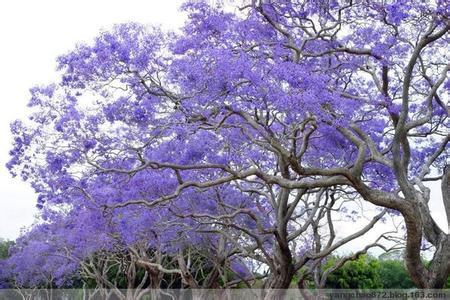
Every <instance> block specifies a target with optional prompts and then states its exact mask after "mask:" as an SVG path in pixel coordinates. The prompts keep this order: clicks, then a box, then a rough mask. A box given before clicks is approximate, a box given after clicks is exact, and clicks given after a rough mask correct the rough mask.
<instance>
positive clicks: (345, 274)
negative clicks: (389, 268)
mask: <svg viewBox="0 0 450 300" xmlns="http://www.w3.org/2000/svg"><path fill="white" fill-rule="evenodd" d="M337 259H338V258H337V257H333V258H331V259H330V260H329V261H328V265H330V266H331V265H333V263H334V261H335V260H337ZM380 268H381V264H380V261H378V260H377V259H376V258H373V257H371V256H368V255H362V256H361V257H359V258H358V259H357V260H353V261H348V262H346V263H345V264H344V265H343V266H342V267H341V268H339V269H337V270H335V271H334V272H332V273H331V274H330V275H329V276H328V279H327V283H326V285H325V287H326V288H339V289H377V288H383V281H382V278H381V276H380V275H381V274H380Z"/></svg>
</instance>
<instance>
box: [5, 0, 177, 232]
mask: <svg viewBox="0 0 450 300" xmlns="http://www.w3.org/2000/svg"><path fill="white" fill-rule="evenodd" d="M181 3H182V1H178V0H168V1H157V0H127V1H118V0H94V1H93V0H77V1H65V0H54V1H52V0H39V1H32V0H28V1H25V0H14V1H0V40H1V44H0V101H1V103H2V106H1V108H0V238H6V239H15V238H16V237H17V236H18V235H19V233H20V229H21V228H22V227H24V226H29V225H31V224H32V223H33V216H34V215H35V214H36V213H37V209H36V208H35V204H36V195H35V194H34V193H33V190H32V189H31V188H30V187H29V185H28V184H27V183H24V182H22V181H21V180H20V179H19V178H12V177H11V175H10V174H9V172H8V170H7V169H6V168H5V167H4V166H5V164H6V162H7V161H8V152H9V150H10V149H11V144H12V138H11V135H10V133H9V124H10V122H11V121H13V120H15V119H19V118H24V117H26V115H27V107H26V104H27V103H28V100H29V98H30V94H29V89H30V88H31V87H33V86H35V85H45V84H49V83H51V82H53V81H55V80H57V78H58V73H57V72H56V58H57V57H58V56H59V55H61V54H64V53H66V52H68V51H70V50H71V49H73V48H74V46H75V45H76V44H77V43H83V42H89V41H92V40H93V38H94V37H95V36H96V35H97V34H98V33H99V32H101V31H102V30H107V29H109V28H111V27H112V26H113V25H114V24H117V23H124V22H129V21H133V22H140V23H145V24H159V25H161V26H162V27H163V28H166V29H172V28H174V29H175V28H178V27H180V26H182V25H183V22H184V15H183V14H181V13H180V12H179V11H178V7H179V5H180V4H181Z"/></svg>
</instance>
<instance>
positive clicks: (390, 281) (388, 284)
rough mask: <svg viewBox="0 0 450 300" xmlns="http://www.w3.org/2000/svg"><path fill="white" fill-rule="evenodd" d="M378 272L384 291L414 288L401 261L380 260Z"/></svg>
mask: <svg viewBox="0 0 450 300" xmlns="http://www.w3.org/2000/svg"><path fill="white" fill-rule="evenodd" d="M379 272H380V279H381V282H382V285H383V286H382V287H383V288H385V289H409V288H415V287H416V285H415V284H414V282H413V281H412V280H411V277H410V276H409V275H408V272H407V271H406V268H405V264H404V262H403V261H401V260H394V259H388V260H380V261H379Z"/></svg>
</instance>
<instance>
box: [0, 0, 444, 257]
mask: <svg viewBox="0 0 450 300" xmlns="http://www.w3.org/2000/svg"><path fill="white" fill-rule="evenodd" d="M181 3H182V1H181V0H167V1H157V0H142V1H141V0H128V1H118V0H107V1H106V0H95V1H92V0H90V1H88V0H78V1H63V0H58V1H51V0H39V1H31V0H29V1H24V0H15V1H0V38H1V41H2V43H1V45H0V66H1V69H0V99H1V103H2V107H1V109H0V238H6V239H15V238H16V237H17V236H18V235H19V233H20V230H21V228H22V227H25V226H30V225H31V224H32V223H33V220H34V215H35V214H36V213H37V209H36V208H35V204H36V195H35V194H34V193H33V191H32V189H31V188H30V187H29V185H28V184H27V183H24V182H22V181H21V180H20V179H19V178H12V177H11V175H10V174H9V173H8V170H7V169H6V168H5V167H4V165H5V163H6V162H7V161H8V151H9V150H10V148H11V144H12V139H11V135H10V133H9V123H10V122H11V121H13V120H14V119H18V118H24V117H26V115H27V107H26V104H27V102H28V100H29V98H30V95H29V88H31V87H32V86H34V85H43V84H48V83H51V82H53V81H57V78H58V73H57V72H56V69H55V67H56V62H55V61H56V57H57V56H59V55H61V54H64V53H66V52H68V51H70V50H71V49H73V48H74V46H75V45H76V44H77V43H83V42H89V41H92V40H93V38H94V37H95V36H96V35H97V34H98V33H99V32H100V31H102V30H107V29H109V28H111V27H112V25H114V24H117V23H123V22H128V21H133V22H141V23H145V24H159V25H161V26H162V27H163V28H166V29H176V28H178V27H180V26H181V25H182V24H183V22H184V18H185V16H184V15H183V14H181V13H180V12H179V11H178V7H179V5H180V4H181ZM430 187H431V189H432V200H431V203H430V207H431V211H432V213H433V215H434V217H435V219H436V221H437V223H438V224H439V225H440V226H441V227H442V228H443V229H444V230H446V229H447V223H446V218H445V215H444V209H443V204H442V201H441V198H440V192H439V185H438V184H433V185H431V186H430ZM366 222H367V220H366V221H365V222H363V221H361V222H357V223H356V225H355V224H352V223H347V224H345V223H344V224H341V226H340V227H339V228H338V234H340V235H345V234H348V233H351V232H353V231H354V230H357V229H358V227H359V228H361V227H362V226H364V225H363V224H365V223H366ZM375 229H376V230H374V232H373V233H370V234H369V235H367V236H365V237H364V238H362V239H359V240H358V241H356V242H354V243H352V244H350V245H349V246H348V247H346V249H347V250H348V251H350V250H354V249H355V247H359V246H363V245H365V244H367V243H368V242H370V241H373V240H374V239H375V238H376V236H377V234H379V233H380V232H382V229H383V226H377V227H376V228H375Z"/></svg>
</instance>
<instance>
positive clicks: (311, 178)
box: [8, 0, 450, 288]
mask: <svg viewBox="0 0 450 300" xmlns="http://www.w3.org/2000/svg"><path fill="white" fill-rule="evenodd" d="M183 9H184V10H185V11H186V12H187V15H188V21H187V22H186V23H185V25H184V27H183V28H182V30H181V31H180V32H178V33H171V32H162V31H161V30H159V29H158V28H154V27H145V26H143V25H139V24H133V23H130V24H123V25H118V26H116V27H115V28H114V29H113V30H112V31H110V32H104V33H102V34H101V35H100V36H99V37H98V38H97V39H96V40H95V42H94V43H93V44H83V45H79V46H77V48H76V49H74V50H73V51H72V52H70V53H68V54H66V55H63V56H61V57H60V58H59V59H58V69H59V71H60V72H61V81H60V82H57V83H54V84H51V85H48V86H39V87H35V88H33V89H32V90H31V93H32V98H31V100H30V103H29V106H30V107H31V109H32V110H33V112H32V113H31V114H30V117H29V119H27V120H25V119H24V120H21V121H16V122H14V123H12V125H11V130H12V132H13V134H14V136H15V140H14V148H13V150H12V151H11V161H10V162H9V163H8V167H9V168H10V170H11V172H12V173H13V174H18V175H20V176H21V177H22V178H23V179H25V180H27V181H29V182H30V183H31V185H32V186H33V187H34V188H35V190H36V192H37V193H38V194H39V198H38V206H39V207H41V208H43V211H44V212H46V211H48V207H53V208H55V209H59V210H63V209H67V210H82V209H83V207H84V206H85V205H87V204H83V203H91V204H92V205H94V206H95V207H97V209H98V211H99V212H103V213H105V214H113V215H114V214H115V215H116V216H120V217H121V218H122V219H123V220H126V219H128V220H135V221H136V222H137V223H135V224H141V221H140V220H139V218H137V219H133V216H135V213H133V211H135V209H136V207H138V208H140V209H141V210H146V211H149V212H150V211H151V212H152V213H151V214H155V216H158V218H160V217H161V216H162V218H163V219H164V218H165V217H164V215H167V218H168V220H170V222H172V224H173V226H174V227H170V226H168V227H167V230H165V233H164V235H163V236H161V237H164V238H168V239H171V242H170V243H168V244H167V245H166V246H167V249H164V251H169V252H170V251H173V249H172V248H173V247H175V248H177V249H176V250H177V251H179V250H180V246H179V245H178V244H177V242H176V241H177V240H179V239H177V238H180V237H182V236H180V235H179V234H177V233H176V232H177V231H176V230H175V229H173V228H179V229H178V230H181V228H182V227H183V228H184V229H183V230H186V231H184V232H186V233H187V234H186V236H185V239H189V238H190V237H191V236H192V237H196V238H205V239H206V238H207V239H208V241H210V242H211V245H216V246H214V247H215V248H216V249H217V251H218V252H217V257H221V258H220V259H216V260H215V266H216V267H217V268H216V270H217V272H216V273H214V271H212V274H213V275H214V276H216V277H215V278H216V279H215V280H216V281H217V280H218V278H219V277H218V276H219V275H220V274H221V271H220V270H222V269H223V267H224V266H226V265H227V264H229V262H227V261H231V262H233V261H235V260H234V259H233V256H235V255H236V256H237V257H239V258H244V259H250V260H252V261H253V263H248V262H247V265H249V266H252V265H253V266H254V265H255V264H256V265H257V264H258V263H259V264H262V265H264V267H263V269H265V270H267V276H266V278H265V281H264V286H265V287H267V288H287V287H289V285H290V284H291V282H292V279H293V277H294V275H295V274H296V273H297V272H298V271H299V270H300V269H301V268H302V267H304V266H307V264H308V263H310V264H315V263H317V262H318V261H320V260H321V259H323V258H324V257H325V256H327V255H329V254H330V253H331V252H332V251H334V250H336V249H337V248H338V247H340V246H341V245H343V244H345V243H346V242H348V241H350V240H352V239H354V238H356V237H359V236H361V235H363V234H365V233H366V232H367V231H368V230H369V229H370V228H371V227H372V226H373V225H374V224H375V223H376V222H377V221H378V220H379V219H380V218H382V216H383V215H384V214H385V213H386V211H388V213H390V214H398V215H399V216H401V217H402V218H403V220H404V223H405V228H406V234H407V238H406V249H405V263H406V267H407V270H408V272H409V275H410V276H411V278H412V279H413V281H414V282H415V284H416V285H417V286H418V287H422V288H425V287H427V288H441V287H443V285H444V284H445V282H446V280H447V277H448V275H449V273H450V259H449V258H450V237H449V236H448V234H447V233H446V232H445V231H444V230H442V229H441V228H439V226H437V224H436V223H435V221H434V220H433V218H432V216H431V214H430V210H429V207H428V202H429V200H430V190H429V188H428V187H427V186H426V184H425V183H426V182H427V181H438V180H442V197H443V201H444V206H445V208H446V213H447V217H448V218H450V198H449V197H450V196H449V194H450V193H449V180H450V179H449V178H450V168H449V167H445V166H446V164H448V156H449V151H448V147H447V145H448V141H449V130H448V127H449V122H448V113H449V108H448V106H447V104H446V102H447V100H448V90H449V87H450V84H449V81H448V80H447V72H448V70H449V64H448V52H449V51H448V50H449V47H448V44H449V35H448V31H449V28H450V20H449V14H450V12H449V5H448V2H447V1H441V0H430V1H417V0H392V1H372V0H371V1H368V0H353V1H352V0H342V1H338V0H336V1H334V0H330V1H322V0H320V1H309V0H301V1H300V0H299V1H270V0H267V1H263V0H260V1H257V0H254V1H246V2H245V3H242V4H241V5H240V6H239V7H236V8H235V9H234V10H233V9H231V8H230V7H229V6H227V5H215V6H211V5H208V3H207V1H188V2H187V3H185V4H184V5H183ZM356 198H358V199H363V200H364V201H365V202H366V203H368V204H371V205H375V206H377V207H379V208H380V214H379V215H377V216H375V217H374V219H373V220H371V221H370V222H369V223H368V224H367V226H365V227H364V228H362V229H361V230H359V231H356V232H355V233H354V234H352V235H350V236H348V237H341V239H339V238H337V237H336V233H335V229H334V226H333V219H334V218H333V214H335V213H336V212H337V211H339V210H338V209H337V208H336V207H339V206H340V204H339V203H340V202H344V203H347V202H348V199H356ZM124 209H125V211H123V212H122V213H118V211H120V210H124ZM138 211H139V210H138ZM341 213H342V214H345V213H344V212H342V211H341ZM350 214H351V213H350ZM44 215H45V213H44ZM48 218H50V219H51V218H52V216H51V215H50V216H48ZM158 218H156V219H155V220H158ZM176 220H178V221H176ZM86 222H87V221H86ZM124 222H125V223H127V222H128V221H124ZM133 222H134V221H133ZM323 224H325V226H323ZM152 226H153V225H148V226H147V227H146V226H137V227H136V228H139V229H137V230H138V231H139V230H141V229H142V232H141V233H142V235H143V236H145V237H146V238H148V239H149V240H150V239H152V237H151V235H152V233H151V228H149V227H152ZM177 226H178V227H177ZM155 227H157V226H156V225H155ZM134 228H135V226H134V225H133V226H128V227H126V226H124V227H123V229H124V230H126V232H129V233H130V232H131V233H133V234H131V235H130V236H134ZM324 228H325V229H324ZM319 231H320V232H322V234H321V233H320V232H319ZM323 232H325V233H323ZM142 235H141V236H142ZM123 236H127V235H123ZM311 237H313V238H312V239H311ZM233 241H239V242H238V243H236V242H235V243H234V244H233ZM425 241H427V242H428V243H430V244H431V245H432V246H433V247H434V257H433V259H432V261H431V262H430V264H429V266H426V265H425V264H424V263H423V262H422V260H421V249H422V244H423V243H424V242H425ZM181 242H183V241H181ZM221 243H222V244H221ZM174 245H175V246H174ZM219 253H220V255H222V256H220V255H219ZM180 262H181V264H180ZM153 266H154V265H153ZM243 266H245V264H243V265H240V268H241V269H242V267H243ZM177 268H178V269H177V270H178V271H179V273H180V274H181V275H180V276H183V279H184V281H185V282H187V280H191V279H192V278H191V277H190V276H189V273H187V272H186V271H185V270H183V268H184V266H183V263H182V261H179V266H178V267H177ZM235 269H239V268H235ZM160 270H161V269H160ZM211 270H214V268H212V269H211ZM236 273H241V276H244V277H245V276H247V275H246V273H248V272H236ZM189 278H190V279H189ZM253 281H254V280H253ZM247 282H250V281H248V280H247ZM188 286H194V281H191V284H188Z"/></svg>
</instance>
